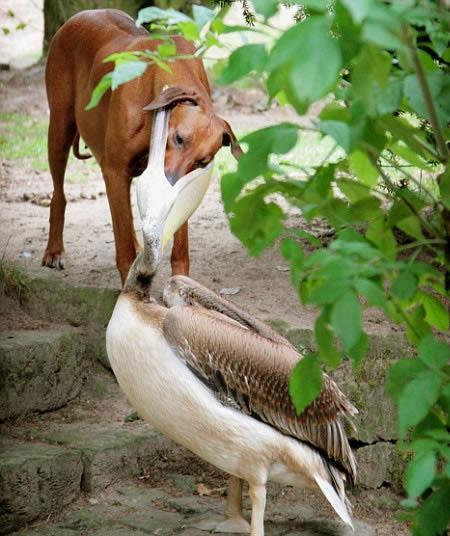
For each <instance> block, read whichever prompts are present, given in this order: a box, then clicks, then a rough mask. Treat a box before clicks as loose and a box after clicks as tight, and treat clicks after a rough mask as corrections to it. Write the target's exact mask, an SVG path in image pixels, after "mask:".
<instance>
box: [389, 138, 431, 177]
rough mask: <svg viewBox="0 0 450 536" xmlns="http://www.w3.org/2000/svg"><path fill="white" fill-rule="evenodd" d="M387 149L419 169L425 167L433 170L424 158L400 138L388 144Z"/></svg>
mask: <svg viewBox="0 0 450 536" xmlns="http://www.w3.org/2000/svg"><path fill="white" fill-rule="evenodd" d="M389 149H390V150H391V151H392V152H393V153H394V154H396V155H397V156H400V158H402V159H403V160H405V162H408V163H409V164H412V165H413V166H415V167H418V168H419V169H425V170H427V171H431V170H433V167H432V166H430V165H429V164H428V162H427V161H426V160H423V159H422V158H421V157H420V156H418V155H417V153H416V152H415V151H414V150H413V149H412V148H411V147H408V146H407V145H406V144H405V143H404V142H403V141H401V140H398V141H396V142H395V143H393V144H391V145H389Z"/></svg>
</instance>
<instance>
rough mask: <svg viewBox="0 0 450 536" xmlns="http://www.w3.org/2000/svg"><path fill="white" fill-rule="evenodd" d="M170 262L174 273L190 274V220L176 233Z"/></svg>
mask: <svg viewBox="0 0 450 536" xmlns="http://www.w3.org/2000/svg"><path fill="white" fill-rule="evenodd" d="M170 264H171V266H172V275H189V236H188V222H186V223H184V224H183V225H182V226H181V227H180V228H179V229H178V231H177V232H176V233H175V235H174V238H173V247H172V257H171V259H170Z"/></svg>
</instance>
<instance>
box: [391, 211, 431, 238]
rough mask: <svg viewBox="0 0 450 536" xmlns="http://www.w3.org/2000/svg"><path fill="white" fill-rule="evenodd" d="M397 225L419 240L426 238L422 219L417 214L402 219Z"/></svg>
mask: <svg viewBox="0 0 450 536" xmlns="http://www.w3.org/2000/svg"><path fill="white" fill-rule="evenodd" d="M397 227H398V228H399V229H401V230H402V231H403V232H405V233H406V234H408V235H409V236H412V237H413V238H416V239H417V240H423V239H424V238H425V237H424V236H423V233H422V227H421V225H420V221H419V220H418V218H417V217H416V216H408V218H404V219H403V220H400V221H399V222H398V223H397Z"/></svg>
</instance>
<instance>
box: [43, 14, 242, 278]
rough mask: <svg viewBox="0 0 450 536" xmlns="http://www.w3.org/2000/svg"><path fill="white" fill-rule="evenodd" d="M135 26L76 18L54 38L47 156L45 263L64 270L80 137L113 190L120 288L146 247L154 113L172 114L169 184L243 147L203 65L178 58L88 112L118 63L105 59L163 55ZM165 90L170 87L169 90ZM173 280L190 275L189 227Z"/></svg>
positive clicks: (177, 241) (181, 44) (178, 242)
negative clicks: (73, 160) (70, 184)
mask: <svg viewBox="0 0 450 536" xmlns="http://www.w3.org/2000/svg"><path fill="white" fill-rule="evenodd" d="M174 41H175V44H176V47H177V53H178V54H192V53H194V52H195V48H194V46H193V45H192V43H191V42H189V41H186V40H185V39H183V38H181V37H175V38H174ZM158 44H160V42H158V41H152V40H151V39H149V34H148V32H147V31H146V30H144V29H143V28H137V27H136V25H135V22H134V20H133V19H132V18H131V17H129V16H128V15H126V14H125V13H123V12H121V11H118V10H115V9H100V10H92V11H83V12H81V13H78V14H77V15H75V16H74V17H72V18H71V19H70V20H69V21H68V22H66V23H65V24H64V25H63V26H62V27H61V28H60V30H59V31H58V32H57V33H56V35H55V37H54V38H53V40H52V43H51V46H50V49H49V53H48V58H47V68H46V86H47V96H48V102H49V108H50V125H49V130H48V157H49V164H50V171H51V174H52V178H53V197H52V202H51V206H50V232H49V239H48V245H47V249H46V250H45V254H44V258H43V260H42V264H43V265H44V266H48V267H51V268H63V267H64V260H63V254H64V245H63V227H64V212H65V205H66V200H65V197H64V185H63V183H64V173H65V170H66V165H67V158H68V155H69V151H70V148H71V147H72V146H73V153H74V155H75V156H76V157H77V158H81V159H83V158H88V157H89V155H83V154H80V152H79V149H78V143H79V139H80V136H81V137H82V138H83V140H84V142H85V143H86V144H87V146H88V147H89V149H90V151H91V152H92V154H93V155H94V157H95V159H96V160H97V162H98V163H99V165H100V167H101V170H102V174H103V177H104V180H105V184H106V192H107V195H108V200H109V205H110V209H111V215H112V222H113V229H114V237H115V242H116V263H117V268H118V270H119V272H120V277H121V280H122V283H123V282H124V281H125V278H126V276H127V273H128V269H129V268H130V266H131V264H132V262H133V260H134V258H135V255H136V249H137V248H138V247H139V245H138V242H137V240H136V236H135V233H134V227H133V218H132V213H131V204H130V184H131V180H132V178H133V177H136V176H138V175H140V174H141V173H142V172H143V170H144V169H145V167H146V163H147V159H148V148H149V140H150V131H151V125H152V115H153V114H151V113H146V110H147V111H148V110H157V109H158V108H161V107H166V106H173V107H174V109H173V110H172V114H171V119H170V129H169V137H168V141H167V149H166V156H165V172H166V176H167V178H168V179H169V181H170V182H172V183H174V182H176V181H177V180H178V179H179V178H180V177H183V175H185V174H186V173H189V172H190V171H192V170H193V169H195V168H197V167H203V166H206V165H207V164H208V163H209V162H210V161H211V160H212V159H213V157H214V155H215V154H216V152H217V151H218V150H219V149H220V148H221V147H222V146H223V145H230V146H231V150H232V152H233V154H234V155H235V156H238V154H239V152H240V148H239V146H238V145H237V143H236V138H235V136H234V134H233V132H232V130H231V128H230V126H229V125H228V123H227V122H226V121H224V120H223V119H221V118H220V117H218V116H217V115H215V113H214V111H213V106H212V102H211V96H210V88H209V84H208V79H207V77H206V73H205V70H204V68H203V64H202V62H201V60H198V59H185V60H177V61H175V62H173V63H171V64H170V68H171V71H172V72H171V73H167V72H165V71H164V70H162V69H160V68H159V67H157V66H155V65H151V66H150V67H148V68H147V70H146V72H145V73H144V75H143V76H142V77H141V78H139V79H136V80H133V81H131V82H128V83H126V84H124V85H123V86H120V87H119V88H118V89H117V90H115V91H113V92H111V91H108V92H107V93H106V94H105V95H104V97H103V98H102V100H101V102H100V104H99V105H98V106H97V107H96V108H94V109H92V110H89V111H86V110H85V107H86V105H87V103H88V102H89V100H90V97H91V93H92V90H93V89H94V88H95V86H96V85H97V83H98V82H99V80H100V79H101V78H102V76H103V75H104V74H105V73H107V72H108V71H110V70H111V68H112V64H111V63H107V64H105V63H102V60H103V59H104V58H106V57H107V56H108V55H109V54H112V53H113V52H122V51H125V50H146V49H153V50H154V49H156V47H157V46H158ZM165 86H168V89H165V90H163V88H165ZM171 264H172V273H173V274H185V275H187V274H188V273H189V252H188V227H187V223H186V224H184V225H183V226H182V227H181V228H180V229H179V231H177V233H176V234H175V237H174V244H173V250H172V259H171Z"/></svg>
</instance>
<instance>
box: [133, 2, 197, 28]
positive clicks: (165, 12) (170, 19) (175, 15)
mask: <svg viewBox="0 0 450 536" xmlns="http://www.w3.org/2000/svg"><path fill="white" fill-rule="evenodd" d="M157 21H161V22H165V23H167V24H169V25H172V24H177V23H179V22H188V21H192V19H191V18H190V17H188V16H187V15H185V14H184V13H181V12H180V11H176V10H175V9H161V8H159V7H154V6H153V7H146V8H144V9H141V10H140V11H139V14H138V18H137V20H136V26H142V25H143V24H146V23H149V22H157Z"/></svg>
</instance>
